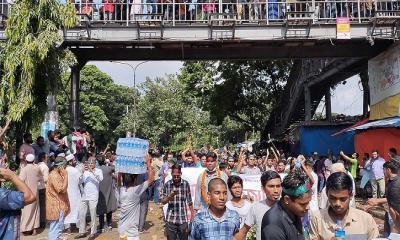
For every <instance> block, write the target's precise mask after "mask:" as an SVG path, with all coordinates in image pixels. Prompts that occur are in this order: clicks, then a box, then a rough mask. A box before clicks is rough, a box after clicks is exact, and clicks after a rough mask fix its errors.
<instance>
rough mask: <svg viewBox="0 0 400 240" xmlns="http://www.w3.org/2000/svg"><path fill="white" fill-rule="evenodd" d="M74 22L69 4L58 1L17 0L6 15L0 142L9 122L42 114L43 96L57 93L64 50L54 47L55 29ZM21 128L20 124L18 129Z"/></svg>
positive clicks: (0, 59)
mask: <svg viewBox="0 0 400 240" xmlns="http://www.w3.org/2000/svg"><path fill="white" fill-rule="evenodd" d="M76 23H77V18H76V15H75V9H74V7H73V6H72V5H70V4H67V5H61V4H60V3H59V1H58V0H18V1H16V3H15V4H14V5H13V7H12V9H11V13H10V15H9V16H8V19H7V23H6V29H5V36H6V38H7V41H6V43H5V44H4V45H3V46H2V47H1V48H2V51H1V52H0V64H1V70H2V72H3V73H2V79H1V84H0V114H1V115H0V117H1V124H2V125H3V127H2V128H1V130H0V138H1V137H2V136H3V135H4V134H5V132H6V131H7V129H8V128H9V127H10V124H11V123H12V122H18V121H21V120H23V122H25V123H26V125H24V126H25V127H27V126H29V125H30V124H31V123H32V121H33V119H35V118H34V116H41V117H42V116H43V113H44V112H45V111H46V96H47V95H48V94H49V93H54V92H56V91H57V83H58V82H59V81H60V77H61V73H62V72H63V70H64V67H65V66H66V65H68V64H71V63H72V60H73V57H72V55H71V53H70V52H69V51H66V50H64V49H61V48H59V46H60V43H61V42H62V36H61V35H60V30H61V29H62V28H63V27H65V28H68V27H72V26H74V25H75V24H76ZM20 127H22V126H20Z"/></svg>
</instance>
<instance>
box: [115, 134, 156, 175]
mask: <svg viewBox="0 0 400 240" xmlns="http://www.w3.org/2000/svg"><path fill="white" fill-rule="evenodd" d="M148 149H149V141H147V140H143V139H140V138H120V139H118V142H117V151H116V153H117V160H116V164H115V171H116V172H121V173H131V174H143V173H146V166H145V163H144V158H145V155H146V153H147V152H148Z"/></svg>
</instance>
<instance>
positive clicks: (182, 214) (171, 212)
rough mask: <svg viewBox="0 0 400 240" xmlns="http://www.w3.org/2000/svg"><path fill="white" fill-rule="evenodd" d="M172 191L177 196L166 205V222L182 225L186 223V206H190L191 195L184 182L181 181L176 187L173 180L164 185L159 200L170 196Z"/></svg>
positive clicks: (187, 185)
mask: <svg viewBox="0 0 400 240" xmlns="http://www.w3.org/2000/svg"><path fill="white" fill-rule="evenodd" d="M174 190H178V194H177V195H175V196H174V198H173V199H172V200H171V201H170V202H169V203H168V208H167V215H166V218H165V219H166V221H167V222H170V223H174V224H183V223H187V222H188V214H187V209H186V204H187V205H189V206H190V205H192V204H193V202H192V195H191V194H190V185H189V183H188V182H187V181H186V180H183V179H182V180H181V183H180V184H179V186H176V185H175V184H174V182H173V180H169V181H168V182H166V183H165V185H164V188H163V191H162V193H161V198H165V197H167V196H168V195H170V194H171V193H172V192H173V191H174Z"/></svg>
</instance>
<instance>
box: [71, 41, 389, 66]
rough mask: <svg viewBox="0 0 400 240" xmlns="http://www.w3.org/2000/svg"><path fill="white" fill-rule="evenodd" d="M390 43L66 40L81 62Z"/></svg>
mask: <svg viewBox="0 0 400 240" xmlns="http://www.w3.org/2000/svg"><path fill="white" fill-rule="evenodd" d="M392 43H393V42H392V41H389V40H382V41H375V44H374V45H373V46H371V45H370V44H369V43H368V42H367V41H366V40H359V41H355V40H353V41H335V42H331V41H329V40H315V41H312V40H296V41H294V40H292V41H262V40H258V41H250V40H246V41H244V40H223V41H222V40H220V41H213V40H204V41H176V42H175V41H174V42H171V41H169V42H168V41H162V40H157V41H156V40H152V41H121V42H116V41H101V40H87V41H84V40H79V41H66V42H64V44H65V45H66V46H68V47H69V48H70V49H71V50H72V51H73V52H74V53H75V54H76V56H77V57H78V59H80V60H82V61H91V60H94V61H112V60H126V61H128V60H221V59H278V58H286V59H299V58H321V57H324V58H338V57H348V58H371V57H373V56H375V55H377V54H378V53H379V52H382V51H383V50H385V49H386V48H387V47H388V46H390V45H391V44H392Z"/></svg>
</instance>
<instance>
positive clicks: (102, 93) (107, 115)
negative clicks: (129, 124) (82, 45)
mask: <svg viewBox="0 0 400 240" xmlns="http://www.w3.org/2000/svg"><path fill="white" fill-rule="evenodd" d="M69 82H70V74H69V73H68V74H64V76H63V79H62V83H63V86H64V89H69V88H68V86H69ZM135 98H138V92H137V91H135V90H134V89H133V88H129V87H126V86H121V85H118V84H115V83H114V82H113V80H112V79H111V77H110V76H108V75H107V74H106V73H104V72H101V71H100V70H99V69H98V68H97V67H96V66H94V65H86V66H85V67H84V68H83V69H82V70H81V92H80V104H81V121H82V129H84V130H87V131H90V132H92V133H93V134H94V137H95V140H96V143H97V145H99V146H105V145H106V144H107V143H115V142H116V140H117V138H118V136H119V135H118V133H117V132H116V131H115V130H116V128H117V127H118V126H119V125H120V121H121V119H123V118H124V117H125V116H126V108H127V107H128V108H132V107H133V102H134V99H135ZM69 99H70V92H69V91H68V90H65V91H62V92H60V94H58V95H57V103H58V111H59V115H60V129H61V130H62V131H63V132H67V131H68V124H69V119H70V115H69V109H68V106H69Z"/></svg>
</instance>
